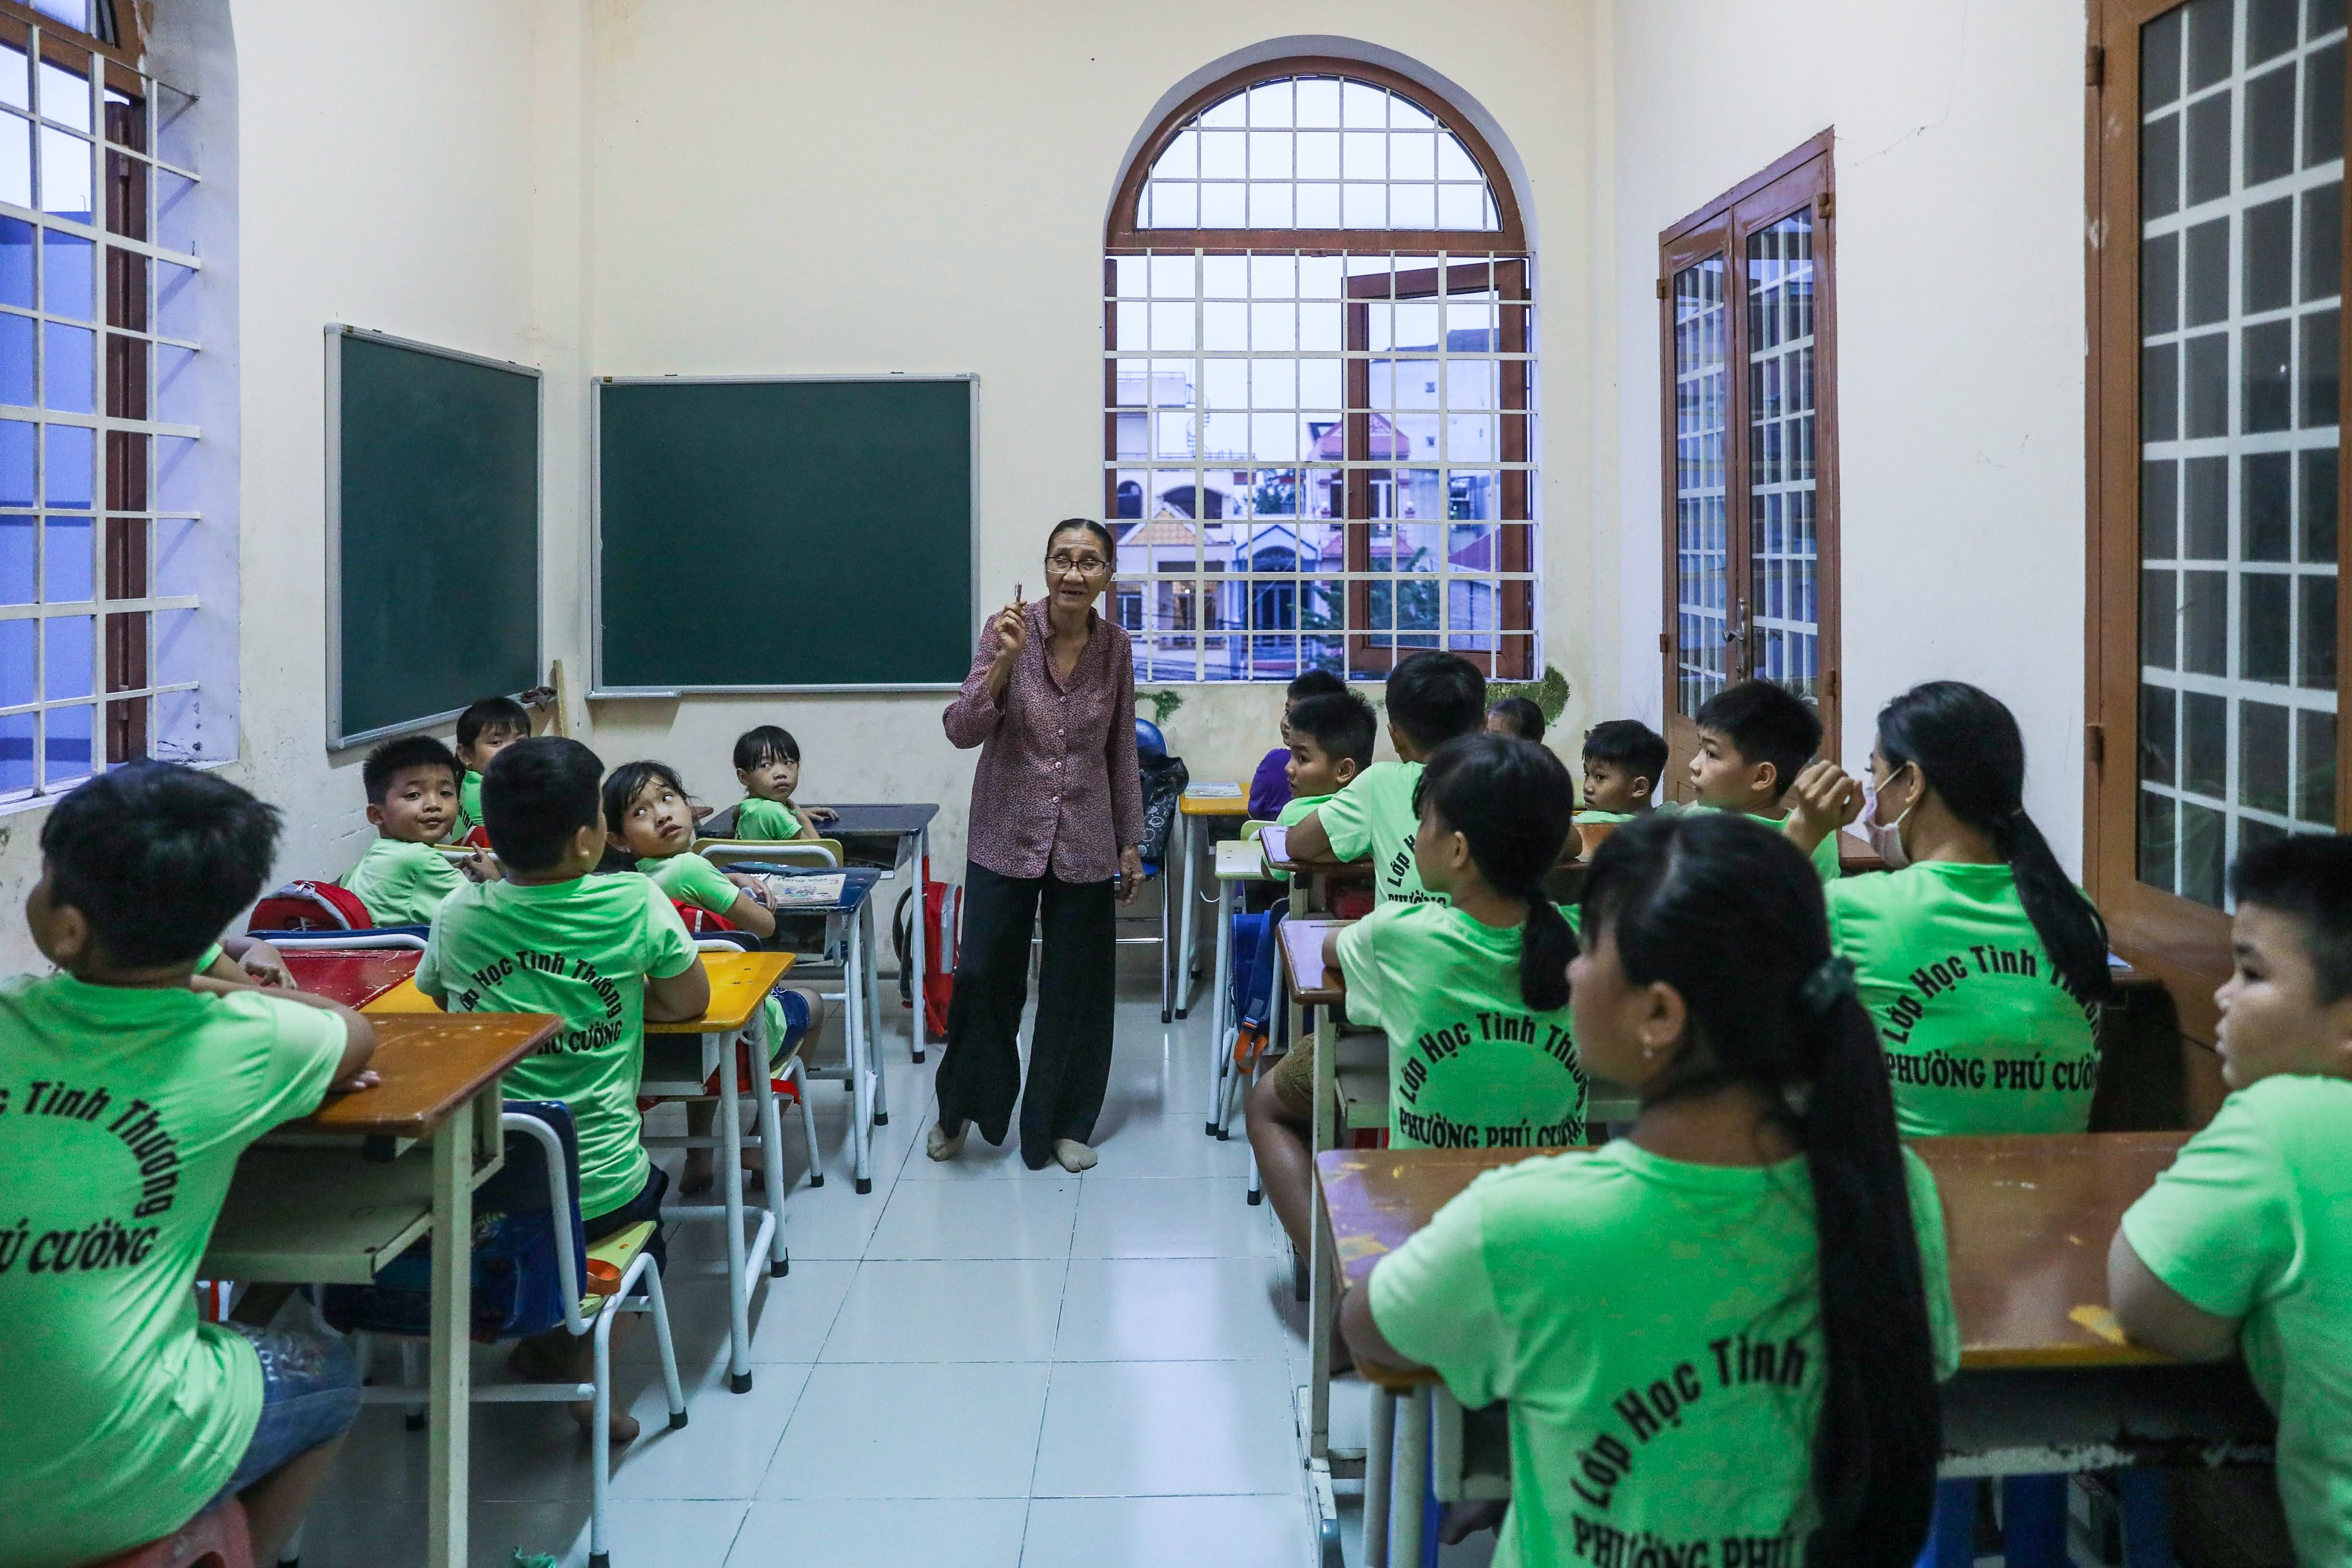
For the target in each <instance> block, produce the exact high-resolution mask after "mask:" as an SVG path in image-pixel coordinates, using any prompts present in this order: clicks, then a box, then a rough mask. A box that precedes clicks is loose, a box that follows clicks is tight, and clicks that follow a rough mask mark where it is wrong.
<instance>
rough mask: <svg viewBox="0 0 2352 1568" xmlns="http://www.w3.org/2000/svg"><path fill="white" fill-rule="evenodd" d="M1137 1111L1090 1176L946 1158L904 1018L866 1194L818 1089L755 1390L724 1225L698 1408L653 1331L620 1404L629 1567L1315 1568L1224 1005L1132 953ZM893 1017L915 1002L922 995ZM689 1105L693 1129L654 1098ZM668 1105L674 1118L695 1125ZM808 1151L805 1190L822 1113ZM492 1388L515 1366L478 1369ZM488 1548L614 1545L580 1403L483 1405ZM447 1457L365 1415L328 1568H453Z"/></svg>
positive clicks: (1124, 1032)
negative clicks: (1192, 995)
mask: <svg viewBox="0 0 2352 1568" xmlns="http://www.w3.org/2000/svg"><path fill="white" fill-rule="evenodd" d="M1121 965H1122V972H1123V973H1122V1000H1121V1002H1120V1005H1119V1014H1118V1036H1117V1042H1118V1043H1117V1050H1116V1056H1115V1065H1114V1068H1113V1071H1112V1079H1111V1087H1110V1096H1109V1100H1108V1105H1107V1106H1106V1108H1105V1110H1104V1113H1103V1118H1102V1123H1101V1128H1100V1130H1099V1131H1098V1132H1097V1139H1098V1141H1099V1144H1100V1147H1101V1152H1102V1163H1100V1164H1099V1165H1097V1167H1096V1168H1095V1169H1094V1170H1092V1171H1090V1172H1088V1173H1087V1174H1085V1175H1084V1176H1071V1175H1066V1174H1064V1173H1062V1172H1061V1171H1060V1170H1058V1169H1057V1168H1056V1169H1050V1170H1049V1171H1048V1172H1044V1173H1032V1172H1029V1171H1026V1170H1024V1169H1023V1167H1022V1165H1021V1162H1020V1160H1019V1158H1018V1156H1017V1154H1015V1152H1013V1150H1012V1149H1011V1148H1009V1147H1008V1148H1006V1149H1003V1150H995V1149H990V1148H988V1147H987V1146H986V1145H985V1144H982V1142H979V1140H978V1139H977V1138H974V1139H973V1140H972V1141H971V1144H970V1145H969V1146H968V1148H967V1151H966V1152H965V1154H964V1156H963V1158H962V1159H961V1160H960V1161H958V1162H956V1163H952V1164H949V1165H936V1164H934V1163H931V1162H930V1161H929V1159H927V1158H926V1157H925V1156H924V1154H923V1152H922V1150H921V1146H920V1145H921V1142H922V1134H923V1131H924V1130H925V1128H926V1127H927V1126H928V1125H929V1114H928V1112H929V1101H930V1095H929V1089H930V1084H929V1073H930V1067H935V1066H936V1065H937V1063H938V1059H939V1053H938V1051H937V1050H936V1049H934V1050H933V1052H932V1053H931V1063H930V1066H927V1067H923V1068H916V1067H912V1066H911V1065H910V1064H909V1062H908V1050H907V1036H906V1032H905V1031H906V1026H907V1019H908V1015H907V1014H905V1013H902V1012H900V1011H898V1008H897V1007H896V1006H895V1005H892V1006H890V1007H888V1008H887V1009H886V1028H887V1031H888V1033H887V1038H888V1042H889V1044H888V1049H889V1064H890V1072H891V1083H890V1100H891V1103H892V1104H893V1105H894V1106H895V1107H896V1108H897V1110H896V1111H895V1112H894V1114H893V1115H892V1117H891V1121H890V1125H889V1126H888V1127H887V1128H884V1129H881V1130H880V1131H878V1132H877V1142H876V1149H875V1155H876V1178H875V1183H874V1191H873V1192H872V1193H870V1194H866V1195H865V1196H863V1197H861V1196H859V1195H858V1194H856V1191H855V1190H854V1188H853V1184H852V1183H851V1182H850V1180H849V1164H848V1158H847V1154H846V1152H845V1149H844V1147H843V1139H844V1137H845V1133H846V1131H847V1116H846V1112H845V1105H846V1101H847V1099H848V1097H847V1095H845V1093H843V1092H842V1090H841V1089H839V1088H838V1087H837V1086H836V1085H833V1084H819V1085H817V1086H816V1087H815V1089H814V1094H815V1095H816V1097H817V1098H816V1106H817V1110H818V1113H819V1132H820V1138H821V1141H822V1142H824V1145H825V1147H824V1168H825V1171H826V1173H827V1178H828V1179H827V1180H826V1182H825V1184H824V1186H823V1187H822V1188H818V1189H814V1190H811V1189H810V1188H808V1187H806V1186H805V1185H801V1186H796V1187H795V1188H794V1189H793V1191H792V1193H791V1194H790V1195H789V1197H788V1198H787V1200H786V1204H785V1235H786V1237H787V1239H788V1241H789V1243H790V1246H791V1248H792V1272H791V1274H790V1275H789V1276H788V1277H787V1278H785V1279H778V1280H774V1281H772V1282H771V1283H770V1284H769V1285H768V1287H767V1288H766V1289H765V1290H764V1291H763V1292H762V1293H761V1295H760V1296H759V1297H758V1298H757V1299H755V1300H754V1303H753V1314H754V1325H755V1331H754V1343H753V1350H752V1358H753V1361H754V1363H755V1365H754V1369H753V1372H754V1379H755V1381H754V1383H753V1386H752V1388H751V1392H749V1393H747V1394H730V1393H729V1392H728V1391H727V1386H726V1382H727V1379H726V1368H727V1311H726V1300H725V1296H724V1294H723V1287H722V1285H721V1283H720V1281H719V1280H718V1279H713V1278H693V1277H688V1276H687V1275H686V1273H685V1270H684V1268H682V1267H680V1265H683V1264H688V1263H690V1262H691V1261H692V1260H693V1259H695V1258H709V1257H713V1256H716V1255H717V1254H718V1252H719V1248H720V1247H721V1246H722V1243H721V1240H720V1237H719V1234H718V1232H717V1229H716V1227H714V1226H688V1227H685V1228H684V1229H683V1230H682V1231H681V1232H679V1233H678V1234H677V1237H676V1238H675V1239H674V1240H673V1243H672V1249H673V1258H674V1260H675V1261H674V1264H673V1282H672V1283H671V1285H670V1288H669V1289H670V1295H669V1299H670V1303H671V1313H672V1317H673V1321H674V1322H675V1325H676V1331H677V1346H678V1356H679V1361H680V1365H681V1372H682V1373H683V1375H684V1376H685V1378H686V1379H687V1382H688V1398H689V1400H690V1402H691V1405H690V1408H691V1411H692V1415H693V1419H692V1422H691V1424H690V1425H688V1426H687V1427H685V1428H684V1429H683V1430H680V1431H677V1432H671V1431H668V1430H667V1429H666V1427H665V1425H664V1410H663V1404H662V1395H661V1389H660V1382H659V1378H658V1376H657V1374H656V1372H655V1366H654V1348H653V1335H652V1332H651V1330H650V1327H649V1326H648V1325H646V1324H645V1323H644V1322H642V1321H639V1322H634V1323H631V1324H629V1325H628V1326H627V1331H626V1333H625V1336H624V1342H623V1343H622V1345H621V1346H620V1348H619V1352H618V1354H619V1358H620V1359H621V1360H622V1361H623V1362H624V1363H625V1365H624V1366H623V1367H622V1369H621V1371H620V1373H619V1377H620V1383H621V1388H620V1391H619V1397H622V1398H625V1399H630V1400H633V1401H634V1408H635V1412H636V1414H637V1415H638V1416H639V1418H640V1419H641V1420H642V1421H643V1422H644V1423H645V1436H642V1437H641V1438H640V1439H639V1440H638V1442H637V1443H636V1444H635V1447H633V1448H631V1449H629V1450H628V1451H626V1452H625V1456H624V1457H623V1458H622V1459H621V1462H620V1464H619V1466H618V1468H617V1469H616V1471H615V1473H614V1482H613V1504H612V1511H611V1524H612V1530H613V1562H614V1568H672V1565H688V1564H690V1565H694V1568H719V1565H720V1564H731V1565H735V1568H742V1565H745V1564H766V1563H780V1564H781V1563H792V1564H810V1565H813V1568H864V1565H866V1564H875V1565H877V1568H880V1565H908V1568H1015V1565H1016V1564H1020V1565H1025V1568H1065V1565H1067V1568H1129V1565H1132V1568H1159V1565H1160V1564H1168V1565H1171V1568H1172V1565H1175V1564H1194V1563H1208V1562H1214V1563H1218V1564H1220V1565H1221V1568H1260V1565H1265V1568H1308V1565H1309V1564H1311V1563H1313V1562H1314V1561H1315V1557H1314V1551H1313V1539H1314V1538H1313V1531H1312V1526H1311V1519H1310V1515H1309V1512H1308V1506H1307V1500H1306V1495H1305V1491H1304V1488H1303V1485H1302V1479H1303V1477H1302V1470H1301V1468H1300V1463H1299V1458H1298V1447H1297V1439H1296V1437H1295V1436H1294V1433H1293V1423H1292V1421H1291V1417H1290V1414H1289V1406H1288V1405H1287V1403H1286V1398H1287V1390H1288V1389H1289V1388H1291V1387H1292V1386H1293V1385H1294V1384H1297V1383H1298V1382H1299V1381H1301V1380H1302V1378H1303V1375H1304V1359H1305V1341H1304V1339H1303V1337H1302V1330H1303V1323H1304V1313H1303V1310H1301V1309H1300V1308H1298V1307H1297V1306H1296V1305H1294V1304H1293V1303H1292V1301H1291V1299H1290V1268H1289V1264H1288V1261H1287V1255H1286V1249H1285V1247H1284V1244H1283V1241H1282V1237H1281V1235H1280V1232H1279V1231H1278V1230H1276V1227H1275V1226H1274V1222H1273V1219H1272V1217H1271V1215H1270V1213H1269V1211H1267V1210H1266V1209H1265V1208H1263V1207H1259V1208H1251V1207H1249V1206H1247V1205H1245V1204H1244V1202H1243V1192H1244V1186H1245V1184H1246V1177H1247V1173H1248V1169H1249V1157H1248V1151H1247V1147H1246V1145H1245V1144H1244V1142H1243V1141H1242V1139H1241V1138H1240V1136H1239V1133H1238V1129H1236V1133H1235V1136H1234V1139H1233V1140H1232V1141H1231V1142H1224V1143H1219V1142H1215V1141H1213V1140H1211V1139H1208V1138H1205V1137H1203V1136H1202V1131H1201V1124H1202V1100H1203V1097H1204V1093H1205V1084H1204V1074H1205V1072H1206V1070H1207V1038H1208V1037H1207V1030H1208V1016H1207V1014H1208V1008H1207V1005H1206V1002H1207V998H1206V987H1205V986H1203V987H1202V998H1201V1000H1202V1007H1201V1008H1200V1009H1199V1010H1198V1011H1196V1012H1195V1013H1194V1015H1193V1016H1192V1018H1191V1019H1189V1020H1187V1021H1184V1022H1180V1023H1177V1024H1173V1025H1170V1026H1165V1027H1163V1026H1161V1024H1160V1016H1159V1006H1158V1003H1157V1000H1156V994H1155V988H1154V983H1153V980H1152V977H1151V973H1150V953H1149V952H1148V951H1146V952H1137V951H1136V950H1129V951H1128V952H1127V953H1125V954H1124V955H1123V956H1122V959H1121ZM892 1001H893V1003H894V1004H895V997H893V998H892ZM656 1114H657V1115H658V1114H664V1113H659V1112H657V1113H656ZM668 1114H675V1113H674V1112H671V1113H668ZM784 1142H785V1148H786V1150H787V1151H788V1152H789V1153H790V1155H791V1156H792V1157H793V1175H794V1177H795V1178H796V1179H797V1178H798V1177H799V1176H800V1174H801V1170H800V1167H799V1160H798V1156H799V1151H800V1146H801V1145H800V1139H799V1135H798V1126H797V1121H795V1120H793V1119H792V1118H787V1120H786V1123H785V1134H784ZM478 1356H479V1359H478V1363H477V1367H478V1375H479V1376H481V1377H482V1378H483V1379H485V1380H492V1379H497V1378H499V1377H500V1376H502V1373H500V1371H499V1357H498V1355H497V1354H496V1353H494V1352H488V1351H485V1352H478ZM473 1445H474V1468H473V1477H474V1483H473V1484H474V1505H473V1514H472V1539H473V1550H472V1560H473V1562H474V1563H477V1564H480V1565H483V1568H507V1565H508V1564H509V1563H510V1562H511V1560H512V1553H513V1552H514V1551H515V1549H516V1548H517V1547H521V1548H523V1549H525V1550H527V1551H531V1552H553V1553H555V1554H557V1555H558V1556H559V1558H560V1559H561V1560H562V1562H563V1563H566V1564H567V1565H570V1564H574V1563H584V1562H585V1561H586V1556H587V1550H588V1544H587V1516H588V1479H589V1478H588V1459H587V1447H586V1444H585V1443H584V1442H583V1441H582V1440H581V1439H580V1438H579V1437H578V1436H577V1434H576V1432H575V1430H574V1428H573V1427H572V1423H571V1421H570V1419H569V1418H568V1417H567V1416H566V1415H564V1414H563V1412H562V1409H561V1408H560V1407H558V1406H551V1405H542V1406H528V1405H478V1406H476V1408H475V1413H474V1427H473ZM424 1469H425V1447H424V1440H423V1438H422V1436H418V1435H412V1434H409V1433H407V1432H405V1431H404V1430H403V1429H402V1423H401V1418H400V1416H399V1415H398V1414H397V1413H396V1412H394V1411H390V1410H383V1409H374V1410H371V1411H370V1412H368V1414H367V1415H365V1416H364V1417H363V1418H362V1423H361V1426H360V1430H359V1433H358V1435H357V1436H356V1437H355V1439H354V1441H353V1442H352V1444H351V1445H350V1447H348V1448H347V1449H346V1450H345V1453H344V1456H343V1458H342V1460H341V1468H340V1471H339V1473H338V1475H337V1477H336V1479H335V1480H334V1482H333V1483H332V1485H331V1489H330V1491H329V1492H328V1494H327V1496H326V1498H325V1499H324V1500H322V1501H321V1503H320V1506H319V1507H318V1509H317V1510H315V1511H314V1512H313V1514H312V1516H311V1521H310V1527H309V1529H308V1531H307V1533H306V1536H305V1541H304V1551H303V1561H304V1563H307V1564H314V1565H316V1568H329V1565H332V1564H344V1563H366V1564H371V1565H373V1564H383V1563H416V1562H421V1561H422V1560H423V1555H424V1553H423V1536H424V1507H423V1498H424V1490H425V1475H424Z"/></svg>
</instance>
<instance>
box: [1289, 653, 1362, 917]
mask: <svg viewBox="0 0 2352 1568" xmlns="http://www.w3.org/2000/svg"><path fill="white" fill-rule="evenodd" d="M1282 727H1283V732H1284V733H1285V734H1286V735H1287V736H1289V737H1290V765H1289V767H1288V768H1287V769H1286V772H1285V774H1284V783H1285V784H1287V785H1288V786H1289V788H1290V798H1289V799H1288V800H1287V801H1286V802H1284V803H1283V806H1282V810H1281V812H1280V813H1279V814H1278V815H1277V816H1276V817H1275V819H1274V820H1275V824H1276V826H1281V827H1288V826H1293V825H1294V824H1296V823H1298V822H1301V821H1304V820H1305V819H1306V816H1307V813H1308V812H1310V811H1313V810H1315V809H1316V808H1317V807H1318V806H1320V805H1323V804H1324V803H1325V802H1326V801H1328V800H1329V799H1330V798H1331V797H1332V796H1333V795H1337V794H1339V792H1340V791H1341V790H1343V789H1345V788H1347V787H1348V786H1349V784H1352V783H1354V782H1355V779H1356V775H1357V774H1359V773H1362V772H1363V771H1364V770H1365V769H1366V768H1368V767H1370V766H1371V765H1372V745H1373V742H1374V741H1375V740H1376V739H1377V737H1378V733H1379V729H1380V721H1379V720H1377V719H1376V718H1375V717H1374V716H1373V714H1372V705H1371V704H1370V703H1369V702H1367V701H1365V700H1363V699H1362V698H1360V697H1359V696H1357V695H1356V694H1355V693H1354V692H1352V691H1345V690H1342V691H1330V692H1325V693H1322V694H1321V695H1319V696H1314V697H1305V698H1301V699H1300V700H1298V701H1297V702H1295V703H1293V704H1292V705H1291V708H1290V712H1289V714H1288V716H1287V717H1286V718H1285V719H1284V720H1283V721H1282ZM1274 875H1275V879H1276V880H1277V881H1285V882H1286V881H1288V880H1289V879H1290V873H1289V872H1287V871H1276V872H1275V873H1274Z"/></svg>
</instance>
